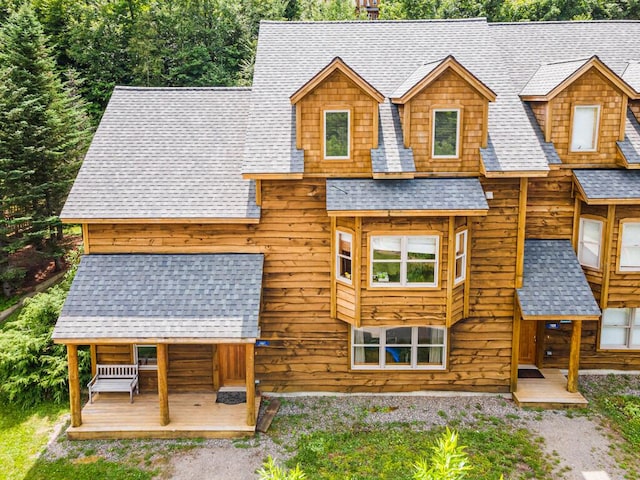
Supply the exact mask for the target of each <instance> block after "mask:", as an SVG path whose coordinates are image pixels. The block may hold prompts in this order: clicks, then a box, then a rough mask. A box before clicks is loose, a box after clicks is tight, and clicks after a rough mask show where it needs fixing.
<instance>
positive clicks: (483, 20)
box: [260, 17, 489, 25]
mask: <svg viewBox="0 0 640 480" xmlns="http://www.w3.org/2000/svg"><path fill="white" fill-rule="evenodd" d="M260 23H261V24H263V23H264V24H272V25H273V24H278V25H322V24H334V25H335V24H340V23H343V24H352V23H353V24H361V25H377V24H380V23H402V24H407V23H489V22H487V18H486V17H473V18H418V19H413V20H376V21H375V22H373V21H370V20H317V21H309V20H304V21H303V20H294V21H291V20H260Z"/></svg>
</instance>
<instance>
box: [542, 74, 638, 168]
mask: <svg viewBox="0 0 640 480" xmlns="http://www.w3.org/2000/svg"><path fill="white" fill-rule="evenodd" d="M575 105H600V124H599V129H598V143H597V151H596V152H571V151H570V144H571V125H572V123H571V122H572V115H573V107H574V106H575ZM624 105H626V102H625V101H624V97H623V94H622V93H621V92H619V91H618V90H617V89H616V88H615V87H613V85H611V83H610V82H609V81H608V80H606V79H605V78H604V77H603V76H602V74H601V73H599V72H598V71H597V70H595V69H591V70H589V71H588V72H586V73H585V74H584V75H582V76H581V77H580V78H579V79H578V80H576V81H575V82H574V83H572V84H571V85H570V86H569V87H567V88H566V89H565V90H564V91H563V92H561V93H560V94H558V96H557V97H556V98H554V100H553V101H552V102H551V116H552V131H551V141H552V142H553V144H554V146H555V148H556V151H557V152H558V155H559V156H560V158H561V159H562V161H563V163H566V164H570V165H608V166H614V165H615V164H616V163H617V161H618V160H620V157H619V153H618V150H617V145H616V142H617V140H618V138H619V136H620V128H621V123H620V122H621V116H622V108H623V106H624Z"/></svg>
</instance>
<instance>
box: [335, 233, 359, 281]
mask: <svg viewBox="0 0 640 480" xmlns="http://www.w3.org/2000/svg"><path fill="white" fill-rule="evenodd" d="M340 235H348V236H349V244H350V245H351V257H350V258H349V260H351V278H347V277H343V276H342V275H340V259H341V258H346V257H344V256H343V255H342V254H341V253H340ZM353 237H354V233H353V232H351V231H348V230H347V229H343V228H336V236H335V242H336V244H335V245H336V250H335V259H334V261H335V262H336V263H335V266H336V280H337V281H339V282H342V283H346V284H347V285H353V271H354V267H355V265H354V262H353Z"/></svg>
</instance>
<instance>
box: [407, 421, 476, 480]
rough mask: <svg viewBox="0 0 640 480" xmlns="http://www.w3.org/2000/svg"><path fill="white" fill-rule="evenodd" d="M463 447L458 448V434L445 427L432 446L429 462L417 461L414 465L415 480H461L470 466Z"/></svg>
mask: <svg viewBox="0 0 640 480" xmlns="http://www.w3.org/2000/svg"><path fill="white" fill-rule="evenodd" d="M464 450H465V447H464V446H458V434H457V433H456V432H455V431H454V432H452V431H451V430H449V427H447V430H446V431H445V432H443V434H442V436H441V437H440V438H439V439H438V441H437V442H436V444H435V445H434V446H433V455H432V457H431V462H428V461H427V460H426V459H425V460H419V461H417V462H416V463H415V464H414V469H415V473H414V475H413V478H414V479H415V480H462V479H464V478H466V477H467V474H468V473H469V470H471V466H470V465H468V461H469V457H468V455H467V454H466V452H465V451H464Z"/></svg>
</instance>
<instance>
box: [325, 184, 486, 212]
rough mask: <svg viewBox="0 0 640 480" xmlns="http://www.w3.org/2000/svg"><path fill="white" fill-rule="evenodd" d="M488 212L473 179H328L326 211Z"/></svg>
mask: <svg viewBox="0 0 640 480" xmlns="http://www.w3.org/2000/svg"><path fill="white" fill-rule="evenodd" d="M354 210H356V211H390V210H391V211H399V210H422V211H425V212H428V211H429V210H468V211H478V210H483V211H487V210H489V205H488V204H487V201H486V199H485V196H484V191H483V190H482V186H481V185H480V181H479V180H478V179H477V178H416V179H409V180H371V179H329V180H327V211H328V212H329V213H331V212H340V211H347V212H348V211H354Z"/></svg>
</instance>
